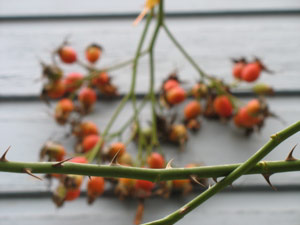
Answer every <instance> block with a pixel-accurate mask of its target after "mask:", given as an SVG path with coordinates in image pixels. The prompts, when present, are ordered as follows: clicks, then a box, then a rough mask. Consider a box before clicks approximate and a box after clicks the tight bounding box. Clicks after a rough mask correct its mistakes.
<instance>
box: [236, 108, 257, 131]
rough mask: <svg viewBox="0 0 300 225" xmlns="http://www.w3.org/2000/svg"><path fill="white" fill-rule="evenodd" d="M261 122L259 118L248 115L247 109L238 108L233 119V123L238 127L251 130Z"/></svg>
mask: <svg viewBox="0 0 300 225" xmlns="http://www.w3.org/2000/svg"><path fill="white" fill-rule="evenodd" d="M260 121H261V119H260V118H259V117H253V116H251V115H249V113H248V111H247V108H246V107H243V108H240V109H239V111H238V113H237V114H236V115H235V117H234V123H235V125H236V126H238V127H245V128H252V127H253V126H255V125H256V124H258V123H259V122H260Z"/></svg>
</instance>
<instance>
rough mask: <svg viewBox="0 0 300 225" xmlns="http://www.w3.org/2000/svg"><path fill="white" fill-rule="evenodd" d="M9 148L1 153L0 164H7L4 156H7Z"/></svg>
mask: <svg viewBox="0 0 300 225" xmlns="http://www.w3.org/2000/svg"><path fill="white" fill-rule="evenodd" d="M10 147H11V146H9V147H8V148H7V149H6V151H5V152H4V153H3V155H2V156H1V158H0V162H8V160H7V159H6V154H7V152H8V151H9V149H10Z"/></svg>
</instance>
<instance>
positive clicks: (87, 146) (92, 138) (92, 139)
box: [82, 134, 103, 152]
mask: <svg viewBox="0 0 300 225" xmlns="http://www.w3.org/2000/svg"><path fill="white" fill-rule="evenodd" d="M98 141H101V138H100V136H98V135H94V134H92V135H89V136H86V137H85V138H84V139H83V142H82V148H83V152H89V151H91V150H92V149H93V148H94V147H95V146H96V144H97V143H98ZM102 144H103V143H102Z"/></svg>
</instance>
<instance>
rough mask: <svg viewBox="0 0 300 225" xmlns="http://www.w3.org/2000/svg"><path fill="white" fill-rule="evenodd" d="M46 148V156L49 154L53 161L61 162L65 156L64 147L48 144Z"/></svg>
mask: <svg viewBox="0 0 300 225" xmlns="http://www.w3.org/2000/svg"><path fill="white" fill-rule="evenodd" d="M46 146H47V152H48V154H50V158H52V157H53V158H54V159H55V161H61V160H63V159H64V157H65V155H66V150H65V148H64V146H62V145H60V144H56V143H53V142H49V143H48V144H47V145H46Z"/></svg>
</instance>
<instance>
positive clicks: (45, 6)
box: [0, 0, 300, 16]
mask: <svg viewBox="0 0 300 225" xmlns="http://www.w3.org/2000/svg"><path fill="white" fill-rule="evenodd" d="M144 2H145V1H144V0H128V1H121V0H111V1H97V0H89V1H84V2H83V1H80V0H63V1H62V0H44V1H39V0H27V1H26V2H25V1H21V2H20V1H18V0H2V1H0V15H1V16H3V15H36V14H38V15H40V14H83V13H126V12H139V11H140V10H141V9H142V7H143V5H144ZM165 4H166V10H167V11H169V12H171V11H181V12H182V11H198V10H199V11H207V10H245V9H246V10H249V9H250V10H256V9H259V10H261V9H283V8H284V9H286V8H292V9H294V8H300V3H299V1H297V0H285V1H281V0H262V1H259V0H255V1H247V2H242V1H238V0H227V1H222V0H211V1H205V0H202V1H199V0H186V1H184V2H183V1H180V0H172V1H165Z"/></svg>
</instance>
